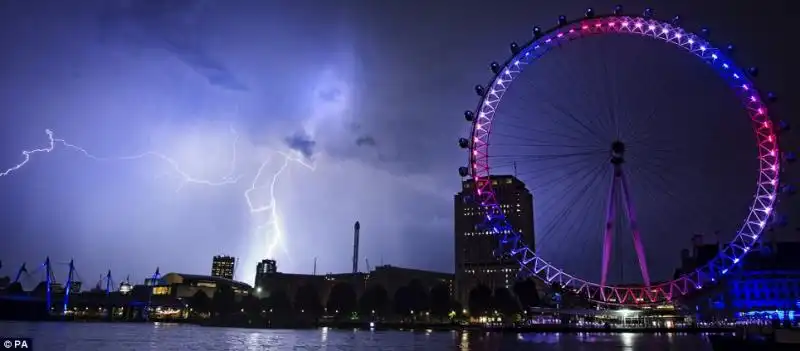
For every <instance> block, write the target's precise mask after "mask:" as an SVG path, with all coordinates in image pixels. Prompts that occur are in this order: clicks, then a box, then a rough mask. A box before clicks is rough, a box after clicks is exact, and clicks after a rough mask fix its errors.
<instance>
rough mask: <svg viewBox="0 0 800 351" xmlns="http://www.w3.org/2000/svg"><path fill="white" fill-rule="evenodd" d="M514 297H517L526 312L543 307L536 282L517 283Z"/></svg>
mask: <svg viewBox="0 0 800 351" xmlns="http://www.w3.org/2000/svg"><path fill="white" fill-rule="evenodd" d="M513 289H514V295H516V296H517V299H518V300H519V304H520V305H521V306H522V309H523V310H524V311H528V310H530V309H531V308H532V307H539V306H541V303H542V302H541V300H540V299H539V291H538V290H537V289H536V282H535V281H533V279H530V278H529V279H525V280H520V281H517V282H516V283H515V284H514V288H513Z"/></svg>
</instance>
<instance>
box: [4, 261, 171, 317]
mask: <svg viewBox="0 0 800 351" xmlns="http://www.w3.org/2000/svg"><path fill="white" fill-rule="evenodd" d="M68 265H69V273H68V274H67V277H66V281H65V283H64V284H63V285H62V284H60V283H59V282H57V280H56V277H55V274H54V272H53V266H52V262H51V260H50V257H46V258H45V260H44V262H42V263H41V264H40V265H38V267H37V269H36V270H35V271H34V272H29V271H28V269H27V266H26V264H25V263H23V264H22V265H21V266H20V268H19V269H18V270H17V274H16V276H15V278H14V281H13V282H12V283H11V284H10V285H9V286H8V287H6V289H4V290H0V306H3V308H0V310H3V311H14V310H15V311H18V313H17V314H19V316H10V315H9V316H5V314H8V313H10V312H5V313H0V317H12V318H14V317H22V318H26V319H28V318H35V319H39V318H46V317H54V316H61V317H75V316H76V315H83V314H92V315H98V314H103V315H105V317H106V318H109V319H111V318H114V317H116V318H122V319H129V320H131V319H134V320H135V319H140V320H147V319H149V311H150V310H151V308H159V307H165V308H183V307H185V305H184V304H183V302H181V301H180V300H177V299H175V298H171V297H168V296H155V295H153V292H152V289H151V288H150V287H149V286H147V289H131V288H130V284H120V286H119V287H118V286H117V285H116V284H115V283H114V279H113V276H112V274H111V270H108V272H107V273H106V274H105V275H104V276H103V277H102V278H101V279H100V280H99V281H98V282H97V286H96V287H95V288H94V289H92V290H90V291H81V285H82V284H81V283H82V282H81V279H80V275H79V274H78V272H77V270H76V268H75V261H74V260H70V262H69V264H68ZM38 272H42V273H44V279H43V280H41V281H40V282H39V283H38V284H37V285H36V287H35V288H34V289H33V290H31V291H25V290H24V289H23V288H22V280H23V279H25V278H31V277H32V276H35V275H36V273H38ZM150 279H152V281H154V282H156V281H159V280H160V279H161V274H160V272H159V269H158V268H156V270H155V272H154V273H153V275H152V276H151V277H150ZM123 286H127V287H128V288H127V289H122V290H123V291H121V289H119V288H120V287H123Z"/></svg>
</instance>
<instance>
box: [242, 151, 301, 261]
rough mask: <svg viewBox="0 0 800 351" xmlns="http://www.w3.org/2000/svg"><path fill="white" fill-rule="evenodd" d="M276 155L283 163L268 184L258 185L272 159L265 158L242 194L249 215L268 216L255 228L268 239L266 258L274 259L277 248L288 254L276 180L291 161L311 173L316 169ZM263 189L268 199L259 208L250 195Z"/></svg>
mask: <svg viewBox="0 0 800 351" xmlns="http://www.w3.org/2000/svg"><path fill="white" fill-rule="evenodd" d="M276 154H278V155H280V156H282V157H283V163H282V164H281V166H280V167H279V168H278V170H277V171H276V172H275V173H273V174H272V179H271V180H270V181H268V182H264V183H266V185H260V184H262V181H261V178H262V177H264V169H265V168H266V166H267V165H268V164H270V163H271V161H272V158H271V157H270V158H267V159H266V160H265V161H264V162H262V163H261V165H260V166H259V167H258V171H257V172H256V175H255V177H254V178H253V182H252V184H251V185H250V188H249V189H247V191H245V193H244V197H245V200H247V205H248V207H249V208H250V213H251V214H253V215H257V214H262V213H267V214H269V216H268V217H269V220H268V221H267V222H266V223H264V224H262V225H259V226H258V227H257V228H256V232H261V231H264V232H265V234H266V235H267V237H269V238H270V240H269V243H268V244H267V252H266V254H267V256H266V257H274V254H275V250H276V249H277V248H279V247H280V248H281V249H282V250H283V251H284V253H287V254H288V252H286V247H285V246H284V244H283V242H284V237H285V235H284V231H283V226H282V220H281V215H280V211H279V209H278V202H277V197H276V196H275V187H276V185H277V184H278V180H279V179H280V177H281V174H283V172H284V171H285V170H286V168H288V167H289V163H290V162H291V161H294V162H297V163H298V164H300V165H302V166H303V167H305V168H308V169H309V170H311V171H314V170H315V169H316V166H315V165H313V164H310V163H307V162H305V161H303V159H302V158H300V157H296V156H293V155H290V154H286V153H283V152H277V153H276ZM264 188H267V189H268V191H267V194H269V199H268V201H267V203H266V204H265V205H260V206H259V205H256V204H255V203H254V201H253V198H252V197H251V194H253V193H254V192H256V191H259V190H262V189H264ZM287 257H288V255H287Z"/></svg>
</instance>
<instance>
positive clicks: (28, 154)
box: [0, 127, 316, 257]
mask: <svg viewBox="0 0 800 351" xmlns="http://www.w3.org/2000/svg"><path fill="white" fill-rule="evenodd" d="M230 132H231V134H233V135H234V141H233V149H232V157H231V161H230V169H229V172H228V173H227V174H226V175H225V176H223V177H221V178H219V179H216V180H211V179H203V178H198V177H196V176H193V175H191V174H190V173H189V172H187V171H185V170H184V169H183V168H182V167H181V165H180V163H179V162H177V161H176V160H175V159H173V158H171V157H169V156H167V155H165V154H163V153H160V152H155V151H148V152H144V153H141V154H136V155H130V156H122V157H101V156H97V155H94V154H92V153H90V152H89V151H87V150H86V149H85V148H83V147H80V146H77V145H74V144H71V143H69V142H67V141H66V140H64V139H61V138H58V137H56V135H55V133H53V131H52V130H50V129H46V130H45V133H46V134H47V137H48V140H49V144H48V146H47V147H44V148H38V149H32V150H23V151H22V161H20V162H19V163H17V164H16V165H14V166H12V167H10V168H8V169H6V170H5V171H3V172H2V173H0V177H6V176H9V175H11V174H13V173H15V172H18V171H20V170H21V169H22V168H23V167H25V165H27V164H28V163H29V162H31V161H32V160H33V157H34V155H36V154H47V153H51V152H53V151H55V150H56V148H57V146H58V145H61V146H63V147H64V148H66V149H70V150H73V151H76V152H79V153H80V154H82V155H84V156H86V157H87V158H89V159H92V160H95V161H131V160H139V159H144V158H156V159H159V160H161V161H163V162H165V163H166V164H168V165H169V166H170V171H171V175H172V176H174V177H177V178H178V179H179V184H178V186H177V188H176V189H175V191H176V192H177V191H180V190H181V189H182V188H183V187H184V186H185V185H187V184H196V185H204V186H214V187H218V186H225V185H232V184H237V183H239V181H240V180H241V179H242V176H241V175H236V174H235V173H236V166H237V151H236V150H237V144H238V142H239V135H238V133H236V131H235V130H234V129H233V127H231V128H230ZM274 155H278V156H280V157H281V158H282V159H283V162H282V164H281V166H280V167H279V168H278V170H277V171H275V172H274V173H273V174H272V177H271V178H269V176H268V175H267V172H266V171H265V170H266V167H267V165H269V164H270V163H271V162H272V160H273V156H274ZM291 162H296V163H297V164H300V165H301V166H303V167H305V168H307V169H309V170H311V171H314V170H315V169H316V166H315V165H314V164H311V163H308V162H306V161H304V160H303V159H302V157H300V156H297V155H292V154H290V153H284V152H280V151H272V152H271V153H270V155H269V156H268V157H267V158H266V159H265V160H264V161H263V162H261V165H260V166H259V168H258V171H257V172H256V174H255V176H254V177H253V180H252V182H251V185H250V187H249V188H248V189H247V190H245V192H244V198H245V200H246V201H247V205H248V209H249V211H250V214H251V216H253V217H258V216H261V215H263V214H266V215H267V216H268V218H269V219H268V220H266V221H265V223H263V224H261V225H258V226H257V227H256V229H255V231H256V233H257V234H263V235H264V236H265V237H266V238H267V245H266V257H274V254H275V250H276V249H278V248H281V249H283V251H284V252H285V253H288V252H286V247H285V245H284V242H285V234H284V230H283V220H282V218H281V215H280V210H279V207H278V199H277V196H276V195H275V189H276V187H277V185H278V182H279V181H280V178H281V175H282V174H283V172H284V171H285V170H286V169H287V168H288V167H289V164H290V163H291ZM264 178H269V180H268V181H264V180H263V179H264ZM261 191H265V192H266V193H267V201H266V202H267V203H266V204H264V205H259V204H257V203H256V201H254V200H253V198H252V196H253V195H254V194H255V193H257V192H261ZM287 256H288V255H287Z"/></svg>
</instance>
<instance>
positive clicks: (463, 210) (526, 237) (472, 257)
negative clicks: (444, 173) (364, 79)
mask: <svg viewBox="0 0 800 351" xmlns="http://www.w3.org/2000/svg"><path fill="white" fill-rule="evenodd" d="M491 182H492V189H493V190H494V192H495V198H496V199H497V202H498V203H499V204H500V206H501V208H502V209H503V211H504V213H505V215H506V220H508V222H509V223H510V224H511V226H512V227H513V228H514V230H516V231H517V232H518V233H519V235H520V238H521V239H522V241H523V242H524V243H525V244H527V245H528V247H530V248H531V249H532V250H533V249H535V244H536V243H535V242H534V240H535V236H534V225H533V220H534V216H533V202H534V201H533V194H531V192H530V191H529V190H528V189H527V187H526V186H525V183H523V182H522V181H520V180H519V179H518V178H516V177H514V176H511V175H492V176H491ZM474 191H475V182H474V181H473V180H465V181H462V183H461V191H460V192H459V193H457V194H456V195H455V196H454V199H453V200H454V204H453V205H454V211H455V212H454V219H455V223H454V229H455V238H454V239H455V240H454V249H455V255H454V259H455V260H454V270H455V294H456V299H457V300H458V301H459V302H461V303H462V304H466V303H467V302H468V300H469V292H470V290H472V289H473V288H474V287H475V286H477V285H478V284H484V285H486V286H489V287H490V288H491V289H495V288H501V287H506V288H511V285H512V284H514V280H515V279H516V274H515V272H517V271H518V270H519V264H518V263H517V262H516V261H515V260H510V259H508V258H504V257H497V256H495V254H494V250H492V249H493V248H494V249H496V248H498V241H497V237H496V236H494V235H492V234H491V233H490V231H489V230H488V229H486V227H485V222H486V216H485V214H484V211H483V209H482V208H481V207H480V205H479V204H478V203H476V201H475V200H474Z"/></svg>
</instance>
